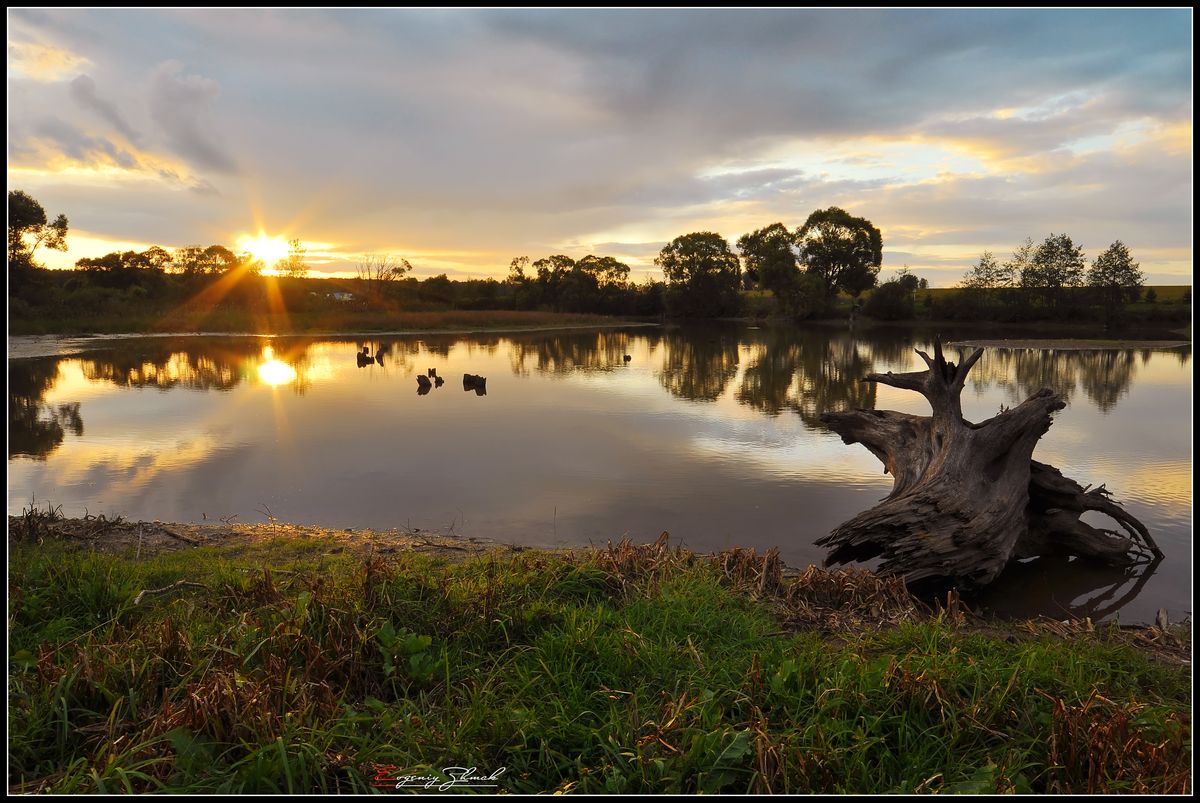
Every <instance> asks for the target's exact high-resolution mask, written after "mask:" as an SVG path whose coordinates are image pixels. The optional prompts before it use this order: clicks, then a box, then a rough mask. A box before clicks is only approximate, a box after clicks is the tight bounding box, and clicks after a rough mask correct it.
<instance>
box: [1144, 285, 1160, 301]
mask: <svg viewBox="0 0 1200 803" xmlns="http://www.w3.org/2000/svg"><path fill="white" fill-rule="evenodd" d="M1155 301H1158V293H1157V292H1155V290H1154V288H1153V287H1151V288H1148V289H1147V290H1146V303H1147V304H1153V303H1154V302H1155Z"/></svg>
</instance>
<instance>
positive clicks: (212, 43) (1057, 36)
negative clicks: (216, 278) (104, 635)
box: [8, 9, 1192, 287]
mask: <svg viewBox="0 0 1200 803" xmlns="http://www.w3.org/2000/svg"><path fill="white" fill-rule="evenodd" d="M1191 31H1192V12H1191V11H1190V10H1189V9H1158V10H1124V11H1123V10H1036V9H1035V10H993V11H980V10H844V9H843V10H786V9H766V10H742V9H737V10H703V9H696V10H557V11H555V10H515V9H514V10H407V9H397V10H358V11H347V10H325V11H320V10H292V11H281V10H267V11H261V10H260V11H252V10H240V11H239V10H228V9H226V10H194V11H179V10H161V11H143V10H125V11H121V10H35V9H23V10H10V11H9V12H8V186H9V189H10V190H14V189H21V190H24V191H26V192H28V193H29V194H30V195H32V196H33V197H34V198H36V199H37V200H38V201H39V202H41V203H42V205H43V206H44V207H45V209H46V211H47V213H48V214H49V215H50V216H51V217H53V216H55V215H57V214H59V213H65V214H66V215H67V217H68V218H69V220H70V233H69V235H68V243H69V245H70V250H69V251H68V252H66V253H65V254H60V253H55V252H44V251H39V252H38V254H37V258H38V259H39V260H40V261H43V262H45V263H46V264H48V265H50V266H51V267H69V266H71V265H73V264H74V261H75V260H76V259H79V258H81V257H87V256H98V255H101V254H104V253H108V252H110V251H114V250H129V249H138V250H142V249H143V248H146V247H149V246H150V245H160V246H163V247H167V248H177V247H182V246H188V245H211V244H224V245H228V246H231V247H235V246H236V245H237V243H238V242H239V240H240V239H241V238H244V237H247V236H257V235H259V234H264V235H266V236H268V237H282V238H285V239H293V238H297V239H300V240H301V241H302V242H303V243H304V245H305V247H306V249H307V258H308V261H309V263H310V264H311V265H312V267H313V275H321V274H322V273H327V274H332V275H337V274H341V275H353V274H354V270H355V268H354V266H355V264H356V263H357V262H358V261H359V260H361V259H363V258H364V255H367V254H390V255H394V256H397V257H404V258H406V259H408V260H410V261H411V262H412V264H413V265H414V268H415V270H414V274H415V275H418V276H430V275H435V274H439V273H446V274H447V275H449V276H450V277H451V278H467V277H472V278H482V277H487V276H494V277H497V278H502V277H503V276H504V275H505V274H506V273H507V271H508V264H509V262H510V261H511V259H512V258H513V257H516V256H529V257H530V258H531V259H534V260H536V259H538V258H540V257H543V256H547V255H550V254H557V253H563V254H567V255H569V256H572V257H575V258H579V257H582V256H584V255H586V254H589V253H595V254H599V255H611V256H615V257H618V258H619V259H621V260H622V261H625V262H627V263H628V264H629V265H630V266H631V268H632V270H631V278H634V279H637V280H639V281H641V280H644V279H646V278H649V277H656V278H661V273H660V272H659V271H658V270H657V268H655V266H654V264H653V261H654V257H655V255H656V254H657V253H658V251H659V249H661V248H662V247H663V246H664V245H665V244H666V243H668V242H669V241H670V240H672V239H674V238H675V237H678V236H680V235H683V234H686V233H689V232H694V231H715V232H719V233H720V234H722V235H723V236H724V237H725V238H726V239H727V240H729V241H730V243H731V244H732V243H734V242H735V241H736V239H737V238H738V237H739V236H741V235H742V234H744V233H747V232H749V231H752V230H754V229H758V228H762V227H764V226H767V225H770V224H771V223H775V222H782V223H784V224H785V225H786V226H788V227H789V228H795V227H797V226H799V225H801V224H803V222H804V220H805V219H806V218H807V217H808V215H809V214H810V213H812V212H813V211H815V210H817V209H824V208H827V207H830V206H840V207H842V208H844V209H846V210H849V211H850V212H851V213H853V214H855V215H858V216H862V217H866V218H867V219H869V220H871V221H872V222H873V223H874V224H875V225H876V226H877V227H879V229H880V230H881V231H882V233H883V243H884V251H883V272H882V274H881V278H886V277H887V276H888V275H890V274H891V273H892V272H893V271H895V270H896V269H899V268H902V267H905V266H907V267H908V268H909V269H910V270H911V271H912V272H914V273H916V274H917V275H918V276H924V277H926V278H928V279H929V281H930V284H931V285H933V286H935V287H942V286H951V285H953V284H955V283H956V282H957V281H959V280H960V279H961V278H962V275H963V273H964V272H966V271H967V270H968V269H969V268H970V266H971V265H972V264H973V263H974V262H976V261H977V260H978V257H979V255H980V254H981V253H982V252H983V251H985V250H990V251H992V252H993V253H995V254H996V255H997V256H998V257H999V258H1001V259H1003V258H1005V257H1007V256H1008V255H1009V254H1011V252H1012V251H1013V250H1014V249H1015V248H1017V247H1018V246H1019V245H1020V244H1021V243H1022V242H1023V241H1024V240H1025V239H1026V238H1027V237H1032V238H1033V239H1034V241H1035V242H1038V241H1041V240H1042V239H1044V238H1045V237H1047V236H1048V235H1050V234H1052V233H1055V234H1056V233H1062V232H1066V233H1068V234H1069V235H1070V236H1071V237H1072V239H1073V240H1074V241H1075V242H1076V243H1077V244H1081V245H1082V246H1083V247H1084V249H1085V252H1086V254H1087V256H1088V258H1089V260H1090V259H1091V258H1093V257H1095V256H1098V255H1099V254H1100V253H1101V252H1102V251H1103V250H1104V249H1105V248H1107V247H1108V246H1109V245H1110V244H1111V243H1112V242H1113V241H1115V240H1121V241H1122V242H1124V243H1125V244H1126V245H1127V246H1129V248H1130V250H1131V251H1132V253H1133V256H1134V258H1135V259H1136V260H1137V261H1138V262H1139V263H1140V264H1141V267H1142V270H1143V272H1144V273H1145V275H1146V279H1147V282H1148V283H1152V284H1184V283H1190V281H1191V278H1190V277H1191V268H1192V240H1191V230H1192V227H1191V221H1192V83H1191V73H1192V55H1191V53H1192V36H1191Z"/></svg>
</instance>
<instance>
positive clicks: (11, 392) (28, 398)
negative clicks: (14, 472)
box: [8, 358, 83, 459]
mask: <svg viewBox="0 0 1200 803" xmlns="http://www.w3.org/2000/svg"><path fill="white" fill-rule="evenodd" d="M57 379H58V360H55V359H46V358H42V359H34V360H20V361H12V360H10V361H9V363H8V456H9V458H10V459H11V458H13V457H16V456H18V455H21V456H27V457H34V458H39V459H44V458H45V457H46V455H48V454H50V453H51V452H52V451H54V450H55V449H56V448H58V446H59V444H61V443H62V442H63V438H64V437H65V436H66V433H67V432H68V431H70V432H72V433H74V434H75V436H76V437H80V436H82V435H83V418H82V417H81V416H80V414H79V402H62V403H59V404H55V405H49V404H46V403H44V402H43V399H44V398H45V396H46V392H47V391H48V390H50V388H51V387H53V386H54V382H55V380H57Z"/></svg>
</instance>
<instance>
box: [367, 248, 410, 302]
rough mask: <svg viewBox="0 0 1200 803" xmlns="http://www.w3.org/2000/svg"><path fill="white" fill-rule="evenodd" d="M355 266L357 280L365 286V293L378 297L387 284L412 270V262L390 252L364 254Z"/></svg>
mask: <svg viewBox="0 0 1200 803" xmlns="http://www.w3.org/2000/svg"><path fill="white" fill-rule="evenodd" d="M355 268H356V271H357V273H358V279H359V281H360V282H362V283H363V285H365V287H366V290H367V295H369V296H370V297H372V298H374V299H380V298H383V296H384V295H385V293H386V291H387V288H388V287H389V286H391V285H392V284H393V283H395V282H398V281H400V280H401V279H403V278H404V277H405V276H406V275H407V274H408V273H409V272H410V271H411V270H412V263H411V262H409V261H408V260H407V259H404V258H403V257H397V256H393V255H392V254H365V255H364V256H363V257H362V259H361V260H360V261H359V263H358V264H357V265H356V266H355Z"/></svg>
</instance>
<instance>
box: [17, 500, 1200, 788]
mask: <svg viewBox="0 0 1200 803" xmlns="http://www.w3.org/2000/svg"><path fill="white" fill-rule="evenodd" d="M26 525H28V526H26ZM93 529H94V530H95V531H97V532H98V531H100V530H101V529H103V522H99V523H97V524H96V525H94V527H93ZM169 540H170V541H172V542H174V546H175V548H174V549H170V550H161V551H157V552H154V553H153V554H151V551H146V552H142V551H140V550H141V539H140V536H139V541H138V547H137V548H138V549H139V553H138V554H137V555H136V556H135V553H134V547H133V545H132V544H131V545H129V546H128V548H127V551H125V552H123V553H121V554H111V553H106V552H104V551H100V550H97V549H95V548H94V544H92V543H89V542H88V541H87V540H83V539H81V538H78V537H72V538H56V537H53V534H52V532H51V531H50V530H48V529H46V528H44V527H41V526H40V524H39V521H38V520H37V519H36V518H34V519H31V520H30V521H26V522H22V521H20V520H10V549H11V563H10V569H9V572H10V574H9V594H10V603H9V633H10V656H9V659H10V683H9V757H10V770H9V783H10V788H12V789H14V790H24V791H43V792H64V793H71V792H97V791H125V792H141V791H151V790H163V789H166V790H171V791H190V792H218V791H221V792H235V793H236V792H283V791H286V792H364V791H370V790H371V789H372V786H373V783H375V781H373V780H372V779H374V778H387V779H395V778H396V777H397V776H400V775H420V776H429V775H437V774H438V773H439V771H440V770H441V769H442V768H445V767H450V766H458V767H476V768H478V773H477V774H478V775H481V776H486V775H489V774H494V773H495V772H496V771H497V770H498V769H500V768H504V771H503V773H502V774H500V775H499V776H498V777H497V779H496V781H495V783H497V784H498V786H499V788H500V789H501V790H506V791H513V792H517V791H522V792H551V791H556V790H561V791H579V792H603V791H615V792H634V791H649V792H672V791H676V792H740V791H755V792H768V791H770V792H886V791H909V792H911V791H941V792H952V791H980V792H984V791H1035V792H1041V791H1047V792H1086V791H1145V792H1184V791H1187V790H1189V789H1190V783H1191V782H1190V769H1189V768H1190V761H1191V753H1190V747H1191V729H1190V718H1189V714H1188V712H1189V710H1190V705H1191V692H1190V687H1191V674H1190V665H1188V664H1187V663H1186V661H1184V660H1183V657H1186V654H1187V650H1188V649H1189V648H1190V643H1189V642H1190V637H1189V636H1184V637H1183V638H1184V639H1186V640H1185V641H1180V636H1179V635H1178V634H1171V633H1165V632H1163V631H1157V630H1149V631H1138V632H1130V631H1121V630H1106V629H1104V628H1100V629H1097V630H1091V629H1089V628H1088V627H1086V626H1084V625H1069V626H1068V625H1062V624H1055V623H1042V624H1038V623H1024V624H1003V625H1001V624H997V623H980V622H972V621H970V620H969V619H968V618H967V617H965V616H964V615H963V614H962V613H961V612H956V611H955V610H951V611H948V612H945V611H944V612H941V613H937V614H935V613H932V612H929V611H927V610H925V609H924V608H923V607H921V606H920V605H918V604H916V603H915V602H914V601H913V600H912V599H911V598H909V597H908V596H907V594H906V593H905V592H904V591H903V588H902V587H901V586H899V585H897V584H896V583H895V582H892V581H882V580H880V579H878V578H876V577H874V576H873V575H870V574H867V573H845V572H838V573H829V572H820V571H816V570H809V571H808V572H806V573H804V574H802V575H800V576H798V577H797V576H785V575H784V573H783V572H782V571H781V565H780V563H779V561H778V558H777V557H776V556H774V555H770V554H769V555H767V556H756V555H754V554H753V553H752V552H747V551H734V552H727V553H722V554H720V555H717V556H711V557H704V556H697V555H693V554H691V553H688V552H685V551H682V550H676V549H671V548H669V547H668V546H667V545H666V544H665V543H664V542H660V543H659V544H657V545H649V546H641V547H635V546H631V545H628V544H622V545H618V546H615V547H610V548H608V549H603V550H593V551H586V552H576V553H546V552H534V551H525V552H513V551H509V550H502V549H497V550H491V551H488V552H486V553H485V554H482V555H467V554H465V553H463V554H464V557H462V558H460V559H454V558H453V557H451V554H452V553H449V552H443V553H439V554H422V553H419V552H416V551H410V550H408V549H405V548H403V547H400V548H397V547H395V546H393V547H388V548H387V549H388V550H390V551H383V550H376V551H374V552H373V553H365V552H363V551H362V550H361V549H352V548H347V547H346V545H345V544H343V543H341V542H339V541H338V540H335V539H332V538H324V539H323V538H308V539H297V538H289V539H279V540H275V541H271V540H265V541H262V540H260V541H239V542H237V543H236V544H231V545H227V546H193V545H191V544H190V543H185V542H183V541H180V540H179V539H177V538H172V539H169ZM143 592H150V593H143ZM1181 656H1183V657H1181ZM378 783H383V781H378ZM392 785H394V783H393V784H392Z"/></svg>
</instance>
